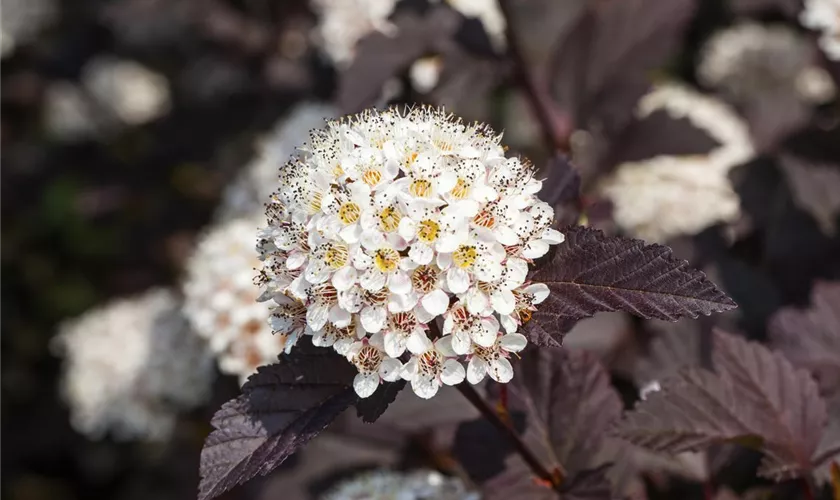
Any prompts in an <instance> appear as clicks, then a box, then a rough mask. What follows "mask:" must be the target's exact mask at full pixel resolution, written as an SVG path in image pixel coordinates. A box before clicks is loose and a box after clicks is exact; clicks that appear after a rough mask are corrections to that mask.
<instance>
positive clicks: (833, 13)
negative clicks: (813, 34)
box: [799, 0, 840, 61]
mask: <svg viewBox="0 0 840 500" xmlns="http://www.w3.org/2000/svg"><path fill="white" fill-rule="evenodd" d="M799 22H800V23H802V25H803V26H805V27H806V28H811V29H813V30H819V31H822V35H821V36H820V47H821V48H822V49H823V51H825V54H826V55H827V56H828V58H829V59H833V60H835V61H837V60H840V1H838V0H805V8H804V9H803V11H802V13H801V14H800V15H799Z"/></svg>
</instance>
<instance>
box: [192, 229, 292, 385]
mask: <svg viewBox="0 0 840 500" xmlns="http://www.w3.org/2000/svg"><path fill="white" fill-rule="evenodd" d="M259 225H260V217H257V216H256V214H254V215H252V216H251V217H245V218H241V219H235V220H232V221H229V222H225V223H222V224H219V225H217V226H215V227H213V228H212V229H211V230H210V231H208V232H207V234H205V235H204V236H203V237H202V238H201V241H199V243H198V246H197V247H196V249H195V251H194V252H193V254H192V256H191V257H190V259H189V261H188V262H187V270H186V271H187V272H186V279H185V280H184V285H183V290H184V314H185V315H186V317H187V319H189V321H190V324H191V325H192V327H193V329H194V330H195V332H196V333H197V334H198V335H200V336H202V337H204V338H205V339H207V343H208V345H209V346H210V349H211V350H212V351H213V354H214V355H215V356H216V359H217V361H218V365H219V368H220V369H221V371H222V372H224V373H229V374H232V375H236V376H238V377H239V379H240V382H245V380H247V378H248V377H249V376H250V375H251V374H253V373H255V372H256V371H257V367H258V366H262V365H265V364H270V363H273V362H275V361H277V356H278V355H280V353H282V352H283V350H284V348H285V337H282V336H276V335H272V329H271V326H270V325H269V324H268V323H267V322H266V318H267V317H268V315H269V309H268V304H266V303H264V302H258V301H257V298H258V297H259V290H258V289H257V288H255V287H254V276H255V275H256V270H255V269H256V268H257V267H258V266H259V265H260V261H259V259H257V256H256V255H255V254H254V244H255V241H256V240H255V238H254V231H255V230H256V229H257V227H259Z"/></svg>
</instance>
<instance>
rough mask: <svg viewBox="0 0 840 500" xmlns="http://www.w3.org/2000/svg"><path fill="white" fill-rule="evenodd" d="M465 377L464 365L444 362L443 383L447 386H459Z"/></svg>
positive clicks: (441, 377) (453, 361) (450, 361)
mask: <svg viewBox="0 0 840 500" xmlns="http://www.w3.org/2000/svg"><path fill="white" fill-rule="evenodd" d="M505 361H507V360H505ZM464 377H466V372H465V370H464V365H462V364H461V363H459V362H457V361H455V360H454V359H447V360H446V361H444V362H443V372H441V374H440V381H441V382H443V383H444V384H446V385H457V384H460V383H461V382H463V381H464Z"/></svg>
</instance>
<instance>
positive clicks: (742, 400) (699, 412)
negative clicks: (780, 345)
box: [617, 332, 827, 480]
mask: <svg viewBox="0 0 840 500" xmlns="http://www.w3.org/2000/svg"><path fill="white" fill-rule="evenodd" d="M714 340H715V350H714V363H715V368H716V371H717V374H715V373H712V372H709V371H706V370H703V369H698V368H692V369H688V370H684V371H681V372H679V373H678V374H676V375H675V376H673V377H671V378H668V379H665V380H663V381H662V383H661V387H662V389H661V390H660V391H658V392H653V393H651V394H650V395H649V396H648V397H647V399H646V400H644V401H642V402H640V403H639V404H638V405H637V407H636V408H635V409H634V410H633V411H632V412H630V413H629V414H628V415H627V416H626V417H625V419H624V420H623V421H622V423H621V424H620V425H619V426H618V428H617V431H618V434H619V435H620V436H621V437H623V438H624V439H626V440H628V441H630V442H631V443H633V444H636V445H638V446H642V447H645V448H648V449H651V450H654V451H662V452H666V453H679V452H682V451H691V450H697V449H700V448H705V447H708V446H710V445H712V444H715V443H721V442H737V443H739V444H742V445H747V446H750V447H754V448H756V449H760V450H761V451H762V452H764V460H763V462H762V466H761V468H760V470H759V473H760V474H761V475H763V476H766V477H771V478H773V479H776V480H781V479H787V478H791V477H797V476H800V475H802V474H803V473H807V472H810V471H811V469H812V464H811V460H812V458H811V457H812V456H813V455H814V451H815V449H816V448H817V444H818V442H819V439H820V436H821V435H822V432H823V426H824V424H825V421H826V417H827V414H826V408H825V402H824V401H823V400H822V399H821V398H820V397H819V394H818V392H817V387H816V384H815V383H814V381H813V380H812V379H811V377H810V376H809V375H808V373H807V372H805V371H802V370H797V369H795V368H794V367H793V365H791V364H790V362H788V361H787V360H786V359H784V358H783V357H782V356H780V355H778V354H774V353H772V352H771V351H769V350H768V349H767V348H765V347H764V346H762V345H760V344H756V343H753V342H747V341H746V340H743V339H741V338H738V337H735V336H732V335H728V334H724V333H722V332H716V333H715V337H714Z"/></svg>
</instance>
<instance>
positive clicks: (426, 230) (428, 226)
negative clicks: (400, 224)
mask: <svg viewBox="0 0 840 500" xmlns="http://www.w3.org/2000/svg"><path fill="white" fill-rule="evenodd" d="M439 234H440V225H438V223H437V222H435V221H433V220H429V219H426V220H424V221H421V222H420V224H418V228H417V238H418V239H419V240H420V241H422V242H424V243H431V242H433V241H435V240H436V239H437V237H438V235H439Z"/></svg>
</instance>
